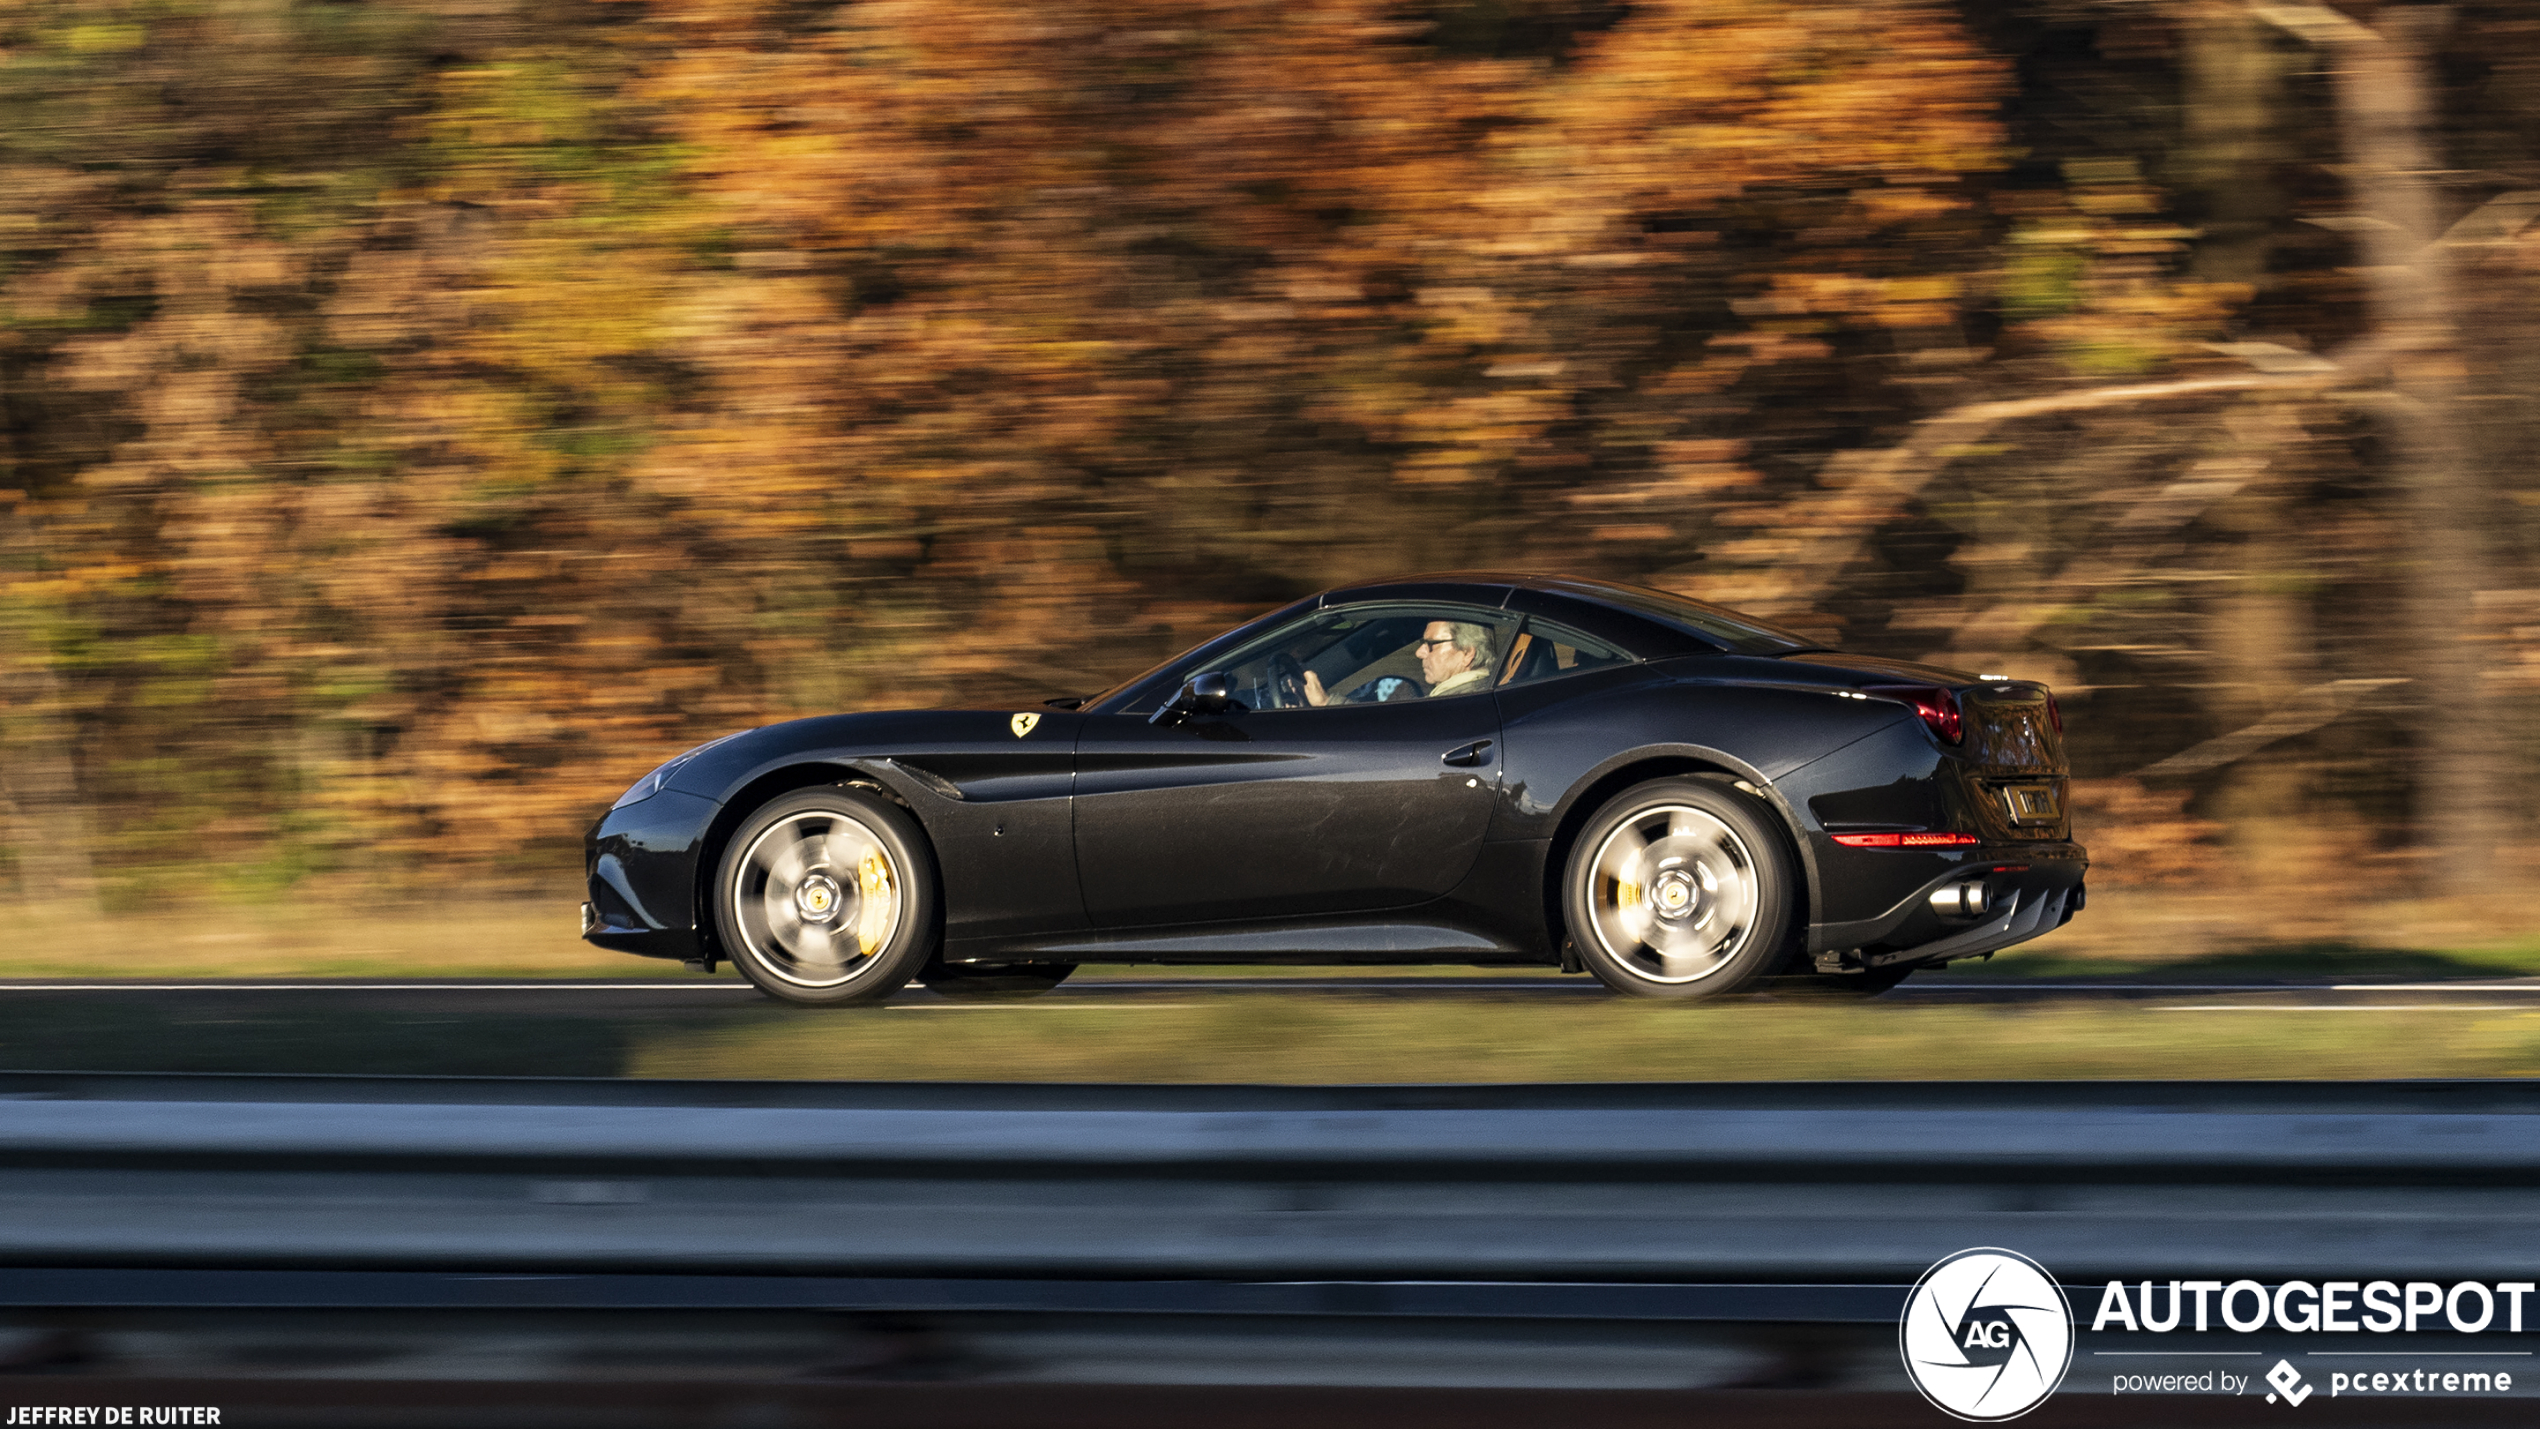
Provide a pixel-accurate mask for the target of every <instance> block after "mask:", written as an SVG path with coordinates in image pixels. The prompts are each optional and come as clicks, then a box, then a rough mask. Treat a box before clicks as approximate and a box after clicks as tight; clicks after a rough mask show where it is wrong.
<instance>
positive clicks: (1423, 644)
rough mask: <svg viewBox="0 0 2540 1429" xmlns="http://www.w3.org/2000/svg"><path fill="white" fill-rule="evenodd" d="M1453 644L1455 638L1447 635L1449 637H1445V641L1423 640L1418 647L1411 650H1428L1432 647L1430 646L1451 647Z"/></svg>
mask: <svg viewBox="0 0 2540 1429" xmlns="http://www.w3.org/2000/svg"><path fill="white" fill-rule="evenodd" d="M1454 643H1455V637H1454V636H1452V635H1449V636H1447V637H1446V638H1445V639H1443V640H1423V641H1421V642H1420V643H1419V644H1418V645H1416V646H1413V647H1412V648H1413V649H1415V650H1426V649H1428V648H1429V647H1430V646H1432V645H1452V644H1454Z"/></svg>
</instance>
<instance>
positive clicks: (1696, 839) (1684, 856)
mask: <svg viewBox="0 0 2540 1429" xmlns="http://www.w3.org/2000/svg"><path fill="white" fill-rule="evenodd" d="M1796 889H1797V875H1796V873H1795V872H1794V861H1793V859H1792V857H1791V854H1790V847H1789V843H1788V841H1787V840H1786V839H1785V837H1784V836H1783V834H1782V832H1781V828H1780V826H1779V823H1778V821H1777V820H1775V819H1774V818H1773V816H1772V814H1771V813H1770V812H1769V811H1767V810H1765V809H1764V808H1763V807H1762V806H1761V805H1760V804H1758V803H1757V802H1756V801H1755V800H1753V799H1750V798H1748V797H1746V796H1745V795H1743V794H1740V793H1738V792H1737V791H1736V790H1734V789H1732V788H1730V787H1728V786H1727V785H1725V784H1721V783H1715V782H1713V781H1711V780H1708V779H1693V778H1676V779H1653V780H1651V781H1650V782H1648V783H1646V784H1640V785H1636V786H1634V787H1632V788H1630V789H1627V790H1625V791H1623V793H1621V794H1620V795H1618V796H1616V797H1615V798H1613V799H1611V800H1609V801H1608V802H1607V803H1606V805H1605V806H1604V807H1603V808H1601V809H1599V810H1597V811H1596V814H1595V816H1594V817H1592V818H1590V819H1589V820H1588V821H1587V825H1586V827H1584V828H1582V829H1581V830H1580V831H1579V838H1578V841H1577V842H1576V843H1574V844H1572V845H1571V846H1570V857H1569V863H1568V866H1567V868H1565V869H1564V870H1563V874H1562V912H1563V913H1564V915H1565V916H1566V917H1567V918H1568V920H1569V926H1570V936H1571V940H1572V941H1573V942H1575V943H1576V944H1577V945H1578V950H1579V961H1580V962H1582V963H1584V964H1585V965H1586V966H1587V970H1588V971H1589V972H1592V973H1594V974H1596V978H1597V980H1598V981H1599V982H1602V983H1604V984H1605V985H1606V986H1607V987H1610V988H1612V989H1614V990H1615V991H1616V992H1620V993H1625V994H1628V995H1630V996H1634V997H1654V998H1665V999H1670V1000H1674V1001H1680V1002H1691V1001H1696V1000H1700V999H1704V998H1712V997H1719V996H1723V995H1725V994H1728V993H1732V992H1737V991H1740V990H1742V989H1745V988H1747V987H1748V986H1750V985H1751V984H1753V983H1754V982H1755V980H1756V979H1758V978H1760V977H1762V976H1763V975H1764V974H1765V973H1767V972H1769V971H1771V970H1773V969H1775V968H1778V967H1781V966H1784V963H1783V959H1784V957H1785V956H1786V955H1787V952H1788V947H1787V944H1788V942H1789V939H1790V935H1791V927H1792V911H1793V909H1794V906H1795V904H1796V902H1797V899H1796V898H1795V896H1794V894H1795V892H1796Z"/></svg>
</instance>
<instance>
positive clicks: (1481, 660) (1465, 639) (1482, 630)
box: [1446, 620, 1491, 670]
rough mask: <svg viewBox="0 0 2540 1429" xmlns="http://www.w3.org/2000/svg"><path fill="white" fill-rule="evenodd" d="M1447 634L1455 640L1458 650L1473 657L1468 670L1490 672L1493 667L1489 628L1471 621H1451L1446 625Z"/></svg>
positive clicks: (1467, 667)
mask: <svg viewBox="0 0 2540 1429" xmlns="http://www.w3.org/2000/svg"><path fill="white" fill-rule="evenodd" d="M1446 633H1447V634H1448V635H1449V636H1450V637H1452V638H1453V639H1454V641H1455V648H1456V649H1458V650H1461V651H1463V652H1464V653H1465V654H1467V655H1469V656H1471V657H1472V663H1471V664H1470V665H1467V666H1466V667H1465V668H1466V669H1470V670H1488V669H1489V668H1490V667H1491V648H1490V627H1489V626H1487V625H1476V624H1474V623H1473V622H1471V621H1469V620H1450V621H1448V622H1447V623H1446Z"/></svg>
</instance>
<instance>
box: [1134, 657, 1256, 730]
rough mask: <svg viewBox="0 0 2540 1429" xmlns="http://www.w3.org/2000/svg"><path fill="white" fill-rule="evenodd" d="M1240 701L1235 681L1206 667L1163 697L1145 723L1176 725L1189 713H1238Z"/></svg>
mask: <svg viewBox="0 0 2540 1429" xmlns="http://www.w3.org/2000/svg"><path fill="white" fill-rule="evenodd" d="M1243 712H1244V703H1243V701H1241V700H1238V699H1236V698H1235V682H1234V681H1233V680H1232V679H1230V678H1228V677H1227V674H1226V672H1225V671H1223V670H1210V671H1208V672H1206V673H1205V674H1198V675H1193V676H1191V678H1190V679H1189V680H1188V681H1186V682H1185V683H1184V684H1183V686H1182V688H1181V690H1180V692H1179V693H1177V694H1175V695H1174V696H1173V698H1171V699H1169V700H1166V701H1165V702H1164V704H1163V706H1162V707H1161V708H1159V709H1157V710H1156V712H1155V713H1154V714H1151V715H1149V716H1147V723H1149V724H1180V723H1182V722H1184V721H1185V720H1188V719H1190V718H1191V717H1192V716H1193V715H1222V714H1242V713H1243Z"/></svg>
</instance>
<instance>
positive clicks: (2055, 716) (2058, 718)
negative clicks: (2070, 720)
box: [2046, 695, 2064, 734]
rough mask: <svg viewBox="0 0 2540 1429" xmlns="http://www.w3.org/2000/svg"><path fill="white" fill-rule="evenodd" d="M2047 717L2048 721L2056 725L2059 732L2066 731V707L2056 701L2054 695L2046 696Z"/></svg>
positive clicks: (2056, 730)
mask: <svg viewBox="0 0 2540 1429" xmlns="http://www.w3.org/2000/svg"><path fill="white" fill-rule="evenodd" d="M2046 719H2047V722H2048V723H2050V724H2052V725H2054V726H2055V732H2056V733H2057V734H2062V733H2063V732H2064V707H2063V706H2062V705H2059V704H2057V703H2055V697H2054V696H2053V695H2048V696H2047V697H2046Z"/></svg>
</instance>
